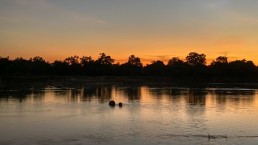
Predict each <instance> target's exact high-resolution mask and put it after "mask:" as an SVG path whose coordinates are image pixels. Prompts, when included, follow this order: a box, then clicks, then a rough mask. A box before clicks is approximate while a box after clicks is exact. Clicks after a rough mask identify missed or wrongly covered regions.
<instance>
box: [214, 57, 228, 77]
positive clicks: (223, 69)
mask: <svg viewBox="0 0 258 145" xmlns="http://www.w3.org/2000/svg"><path fill="white" fill-rule="evenodd" d="M210 70H211V73H212V75H213V76H219V77H227V76H229V75H230V74H229V72H228V58H227V57H226V56H219V57H217V58H216V60H215V61H212V62H211V65H210Z"/></svg>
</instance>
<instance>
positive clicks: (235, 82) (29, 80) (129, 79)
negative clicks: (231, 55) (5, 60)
mask: <svg viewBox="0 0 258 145" xmlns="http://www.w3.org/2000/svg"><path fill="white" fill-rule="evenodd" d="M23 84H37V85H40V84H44V85H45V84H49V85H55V86H56V85H62V86H63V85H66V86H69V85H74V84H107V85H148V86H152V85H155V86H186V87H207V86H208V87H209V86H210V87H213V86H214V87H221V86H234V87H243V86H246V87H251V88H258V80H257V79H256V78H193V77H184V78H173V77H160V76H158V77H156V76H1V77H0V86H6V85H8V86H10V85H23Z"/></svg>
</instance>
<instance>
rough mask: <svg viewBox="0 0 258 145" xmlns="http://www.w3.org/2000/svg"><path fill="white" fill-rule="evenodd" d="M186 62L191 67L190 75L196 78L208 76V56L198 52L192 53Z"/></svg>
mask: <svg viewBox="0 0 258 145" xmlns="http://www.w3.org/2000/svg"><path fill="white" fill-rule="evenodd" d="M186 61H187V63H188V65H189V75H190V76H195V77H204V76H206V75H208V69H207V66H206V65H205V64H206V55H205V54H199V53H196V52H190V53H189V54H188V55H187V57H186Z"/></svg>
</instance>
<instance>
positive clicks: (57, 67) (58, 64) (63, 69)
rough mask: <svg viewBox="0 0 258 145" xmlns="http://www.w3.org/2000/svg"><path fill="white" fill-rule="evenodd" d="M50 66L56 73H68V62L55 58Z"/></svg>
mask: <svg viewBox="0 0 258 145" xmlns="http://www.w3.org/2000/svg"><path fill="white" fill-rule="evenodd" d="M52 68H53V72H54V74H56V75H67V74H68V73H69V64H68V63H67V62H64V61H61V60H56V61H55V62H54V63H53V64H52Z"/></svg>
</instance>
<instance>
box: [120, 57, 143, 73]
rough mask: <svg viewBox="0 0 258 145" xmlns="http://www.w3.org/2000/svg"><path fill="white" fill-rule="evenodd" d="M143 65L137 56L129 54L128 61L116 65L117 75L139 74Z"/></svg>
mask: <svg viewBox="0 0 258 145" xmlns="http://www.w3.org/2000/svg"><path fill="white" fill-rule="evenodd" d="M142 68H143V65H142V63H141V59H140V58H139V57H135V56H134V55H131V56H129V58H128V61H127V62H126V63H124V64H122V65H120V66H118V74H119V75H141V74H142Z"/></svg>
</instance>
